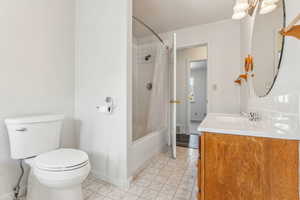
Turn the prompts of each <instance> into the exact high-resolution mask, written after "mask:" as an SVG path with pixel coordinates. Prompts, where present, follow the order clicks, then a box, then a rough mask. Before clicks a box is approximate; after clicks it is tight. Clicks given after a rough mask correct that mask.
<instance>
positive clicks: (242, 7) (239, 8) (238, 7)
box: [233, 3, 249, 12]
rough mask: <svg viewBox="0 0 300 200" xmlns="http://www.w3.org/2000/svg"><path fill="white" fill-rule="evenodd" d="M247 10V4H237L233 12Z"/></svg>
mask: <svg viewBox="0 0 300 200" xmlns="http://www.w3.org/2000/svg"><path fill="white" fill-rule="evenodd" d="M248 8H249V4H248V3H237V4H236V5H235V6H234V8H233V10H234V12H240V11H245V10H247V9H248Z"/></svg>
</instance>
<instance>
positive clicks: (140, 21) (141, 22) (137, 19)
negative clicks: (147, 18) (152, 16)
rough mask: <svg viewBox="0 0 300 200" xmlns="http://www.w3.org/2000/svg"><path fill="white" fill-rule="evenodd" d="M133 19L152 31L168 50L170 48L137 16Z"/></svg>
mask: <svg viewBox="0 0 300 200" xmlns="http://www.w3.org/2000/svg"><path fill="white" fill-rule="evenodd" d="M132 18H133V19H134V20H136V21H138V22H139V23H140V24H142V25H143V26H145V27H146V28H147V29H148V30H149V31H151V33H153V35H155V37H157V39H158V40H159V41H160V42H161V43H162V44H163V46H165V47H166V48H168V46H167V45H166V44H165V42H164V41H163V39H162V38H161V37H160V36H159V35H158V34H157V33H156V32H155V31H154V30H153V29H152V28H151V27H150V26H148V25H147V24H146V23H145V22H143V21H142V20H140V19H139V18H137V17H135V16H132Z"/></svg>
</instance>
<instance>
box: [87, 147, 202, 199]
mask: <svg viewBox="0 0 300 200" xmlns="http://www.w3.org/2000/svg"><path fill="white" fill-rule="evenodd" d="M197 161H198V150H197V149H187V148H182V147H178V148H177V159H176V160H174V159H171V158H170V154H169V153H160V154H158V155H156V156H155V157H154V158H153V159H152V160H151V162H150V164H149V165H148V166H147V167H146V169H144V170H143V171H142V172H141V173H140V174H139V175H138V176H137V177H136V178H135V179H134V180H133V181H132V184H131V185H130V187H129V188H128V189H120V188H117V187H115V186H112V185H110V184H108V183H106V182H104V181H101V180H98V179H96V178H94V177H93V176H92V175H90V176H89V177H88V178H87V180H86V181H85V182H84V183H83V196H84V200H197V193H198V190H197V167H196V164H197Z"/></svg>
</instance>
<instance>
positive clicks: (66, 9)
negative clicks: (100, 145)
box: [0, 0, 77, 199]
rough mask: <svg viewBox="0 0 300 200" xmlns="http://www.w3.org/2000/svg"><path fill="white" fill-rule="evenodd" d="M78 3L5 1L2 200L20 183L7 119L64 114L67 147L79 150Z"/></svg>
mask: <svg viewBox="0 0 300 200" xmlns="http://www.w3.org/2000/svg"><path fill="white" fill-rule="evenodd" d="M74 6H75V4H74V1H72V0H39V1H32V0H23V1H19V0H1V1H0V24H1V26H0V33H1V34H0V35H1V36H0V44H1V45H0V71H1V73H0V92H1V98H0V199H1V198H5V196H6V194H7V193H10V192H11V191H12V188H13V187H14V186H15V184H16V182H17V176H18V175H19V169H18V167H17V164H16V162H15V161H13V160H11V159H10V151H9V141H8V137H7V131H6V128H5V125H4V122H3V120H4V119H5V118H7V117H15V116H20V115H28V114H41V113H63V114H65V116H66V118H67V119H66V120H65V122H64V129H63V134H62V145H63V146H66V147H75V146H76V143H77V141H76V137H75V135H74V127H73V124H74V123H73V111H74V58H75V57H74V21H75V20H74Z"/></svg>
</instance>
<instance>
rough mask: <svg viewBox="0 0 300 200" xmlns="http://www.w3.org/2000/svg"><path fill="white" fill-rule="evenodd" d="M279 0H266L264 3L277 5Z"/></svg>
mask: <svg viewBox="0 0 300 200" xmlns="http://www.w3.org/2000/svg"><path fill="white" fill-rule="evenodd" d="M278 2H279V0H264V1H263V3H265V4H275V3H278Z"/></svg>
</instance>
